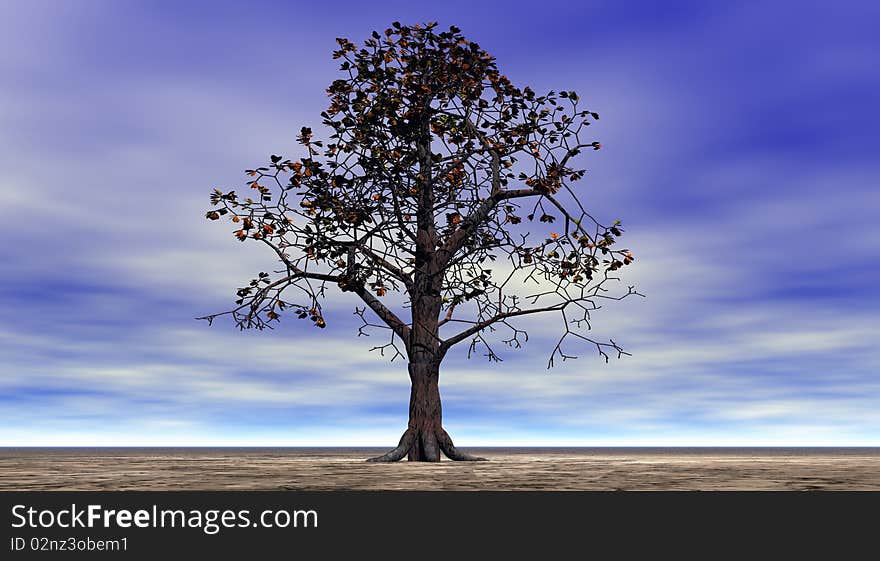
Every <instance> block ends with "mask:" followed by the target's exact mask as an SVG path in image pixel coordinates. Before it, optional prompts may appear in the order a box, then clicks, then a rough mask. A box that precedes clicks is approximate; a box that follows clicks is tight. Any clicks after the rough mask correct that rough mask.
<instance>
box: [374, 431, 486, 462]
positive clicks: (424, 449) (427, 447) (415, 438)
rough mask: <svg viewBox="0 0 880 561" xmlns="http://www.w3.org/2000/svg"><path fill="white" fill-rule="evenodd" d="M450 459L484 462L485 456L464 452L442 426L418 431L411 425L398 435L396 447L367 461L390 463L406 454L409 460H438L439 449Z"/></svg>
mask: <svg viewBox="0 0 880 561" xmlns="http://www.w3.org/2000/svg"><path fill="white" fill-rule="evenodd" d="M441 450H442V451H443V454H445V455H446V457H447V458H449V459H450V460H455V461H457V462H485V461H487V460H486V458H480V457H477V456H471V455H470V454H466V453H464V452H462V451H461V450H459V449H458V448H456V447H455V445H454V444H452V438H451V437H450V436H449V433H447V432H446V431H445V430H443V428H440V429H438V430H423V431H418V430H416V429H414V428H413V427H410V428H408V429H406V432H404V433H403V436H401V437H400V443H399V444H398V445H397V448H395V449H394V450H391V451H389V452H387V453H385V454H382V455H381V456H377V457H375V458H370V459H369V460H367V461H368V462H382V463H390V462H396V461H398V460H402V459H403V457H404V456H408V459H409V461H411V462H439V461H440V451H441Z"/></svg>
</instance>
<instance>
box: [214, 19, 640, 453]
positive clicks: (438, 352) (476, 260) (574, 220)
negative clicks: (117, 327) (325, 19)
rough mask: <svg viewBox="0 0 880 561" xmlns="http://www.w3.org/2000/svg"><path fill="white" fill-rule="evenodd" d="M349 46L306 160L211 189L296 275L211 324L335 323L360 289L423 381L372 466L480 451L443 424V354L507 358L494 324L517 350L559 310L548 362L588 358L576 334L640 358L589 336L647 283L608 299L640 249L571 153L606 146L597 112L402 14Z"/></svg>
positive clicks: (222, 213) (267, 286) (274, 280)
mask: <svg viewBox="0 0 880 561" xmlns="http://www.w3.org/2000/svg"><path fill="white" fill-rule="evenodd" d="M337 42H338V44H339V48H338V50H336V51H335V52H334V53H333V58H334V59H339V60H340V61H341V66H340V69H341V71H342V73H343V74H344V77H343V78H341V79H338V80H336V81H334V82H333V83H332V84H331V85H330V87H329V88H328V89H327V93H328V95H329V97H330V106H329V108H328V109H327V110H326V111H324V112H323V113H321V117H322V118H323V124H324V125H325V126H326V127H328V132H332V134H330V135H329V139H327V140H326V141H321V140H317V139H316V138H315V136H314V134H313V132H312V130H311V129H310V128H307V127H304V128H302V130H301V132H300V135H299V136H298V137H297V141H298V142H299V144H301V145H302V147H303V151H304V152H305V155H304V156H303V157H301V158H299V159H295V160H292V159H286V158H284V157H282V156H276V155H273V156H271V158H270V160H271V163H269V164H268V165H266V166H263V167H258V168H256V169H251V170H246V173H247V174H248V176H249V178H248V180H247V185H248V187H249V188H250V189H251V190H253V191H254V194H253V195H252V197H248V198H242V197H240V196H238V195H237V194H236V193H235V192H234V191H229V192H222V191H220V190H215V191H214V193H213V194H212V195H211V203H212V205H213V209H212V210H210V211H209V212H208V213H207V218H208V219H210V220H218V219H220V218H221V217H226V218H228V219H231V221H232V222H233V223H234V224H235V232H234V235H235V237H236V238H238V239H239V240H241V241H242V242H244V241H256V242H259V243H262V244H265V245H266V246H268V247H269V248H271V249H272V250H273V251H274V254H275V256H277V258H278V259H279V260H280V263H281V265H282V268H281V270H279V271H277V272H276V275H277V276H275V277H273V276H270V275H269V274H268V273H265V272H261V273H259V275H258V276H257V277H256V278H254V279H253V280H251V282H250V284H248V285H247V286H245V287H242V288H240V289H239V290H238V300H236V302H235V304H236V307H234V308H233V309H230V310H228V311H226V312H222V313H219V314H213V315H209V316H206V317H204V318H199V319H206V320H208V321H209V322H212V321H213V320H214V319H215V318H216V317H218V316H221V315H231V316H232V318H233V320H234V322H235V323H236V324H237V325H238V326H239V327H240V328H241V329H245V328H256V329H264V328H267V327H272V326H273V324H274V323H275V322H278V321H280V319H281V317H282V316H283V315H288V316H289V315H294V316H297V317H298V318H301V319H306V318H308V320H310V321H311V322H312V323H313V324H314V325H315V326H316V327H318V328H322V329H323V328H325V327H326V325H327V320H326V318H325V317H324V314H323V312H322V307H321V302H322V300H323V299H324V297H325V296H326V295H327V292H328V289H331V288H332V287H334V286H335V287H336V288H338V289H339V290H341V291H343V292H352V293H354V294H356V295H357V296H358V297H359V298H360V299H361V300H362V301H363V304H364V307H363V308H356V310H355V313H356V314H357V315H358V316H359V317H360V319H361V320H362V321H363V325H362V326H361V328H360V330H359V333H358V334H359V335H364V334H368V333H367V331H368V330H369V329H372V328H384V329H387V330H388V332H389V334H390V341H389V342H388V343H387V344H386V345H381V346H378V347H374V349H376V350H379V351H380V352H381V353H382V354H384V353H385V352H386V351H387V352H390V353H391V354H392V360H394V358H397V357H403V358H405V359H406V360H407V361H408V370H409V376H410V379H411V382H412V389H411V393H410V406H409V425H408V428H407V429H406V431H405V432H404V433H403V436H402V437H401V439H400V443H399V445H398V446H397V447H396V448H395V449H394V450H392V451H390V452H388V453H387V454H385V455H383V456H380V457H378V458H372V459H371V461H396V460H399V459H401V458H402V457H403V456H405V455H407V456H408V458H409V460H411V461H439V460H440V452H441V451H442V452H443V453H444V454H445V455H446V456H447V457H449V458H451V459H453V460H478V459H481V458H475V457H472V456H470V455H468V454H465V453H463V452H461V451H459V450H457V449H456V448H455V446H454V445H453V443H452V439H451V438H450V437H449V435H448V434H447V432H446V431H445V430H444V428H443V425H442V420H441V404H440V392H439V387H438V378H439V371H440V364H441V362H442V361H443V359H444V357H445V356H446V355H447V353H448V352H449V350H450V349H451V348H452V347H453V346H454V345H456V344H458V343H462V342H464V341H468V342H469V348H468V357H470V356H471V355H472V354H474V353H475V352H477V351H478V350H482V351H483V352H484V354H485V355H486V356H487V357H488V358H489V360H490V361H498V360H501V359H500V357H499V356H498V354H496V351H495V348H496V340H495V338H494V336H495V335H496V334H501V333H502V332H503V334H502V335H501V337H500V339H501V343H502V344H504V345H507V346H509V347H513V348H519V347H520V346H521V345H522V344H523V343H524V342H525V341H526V340H527V339H528V335H527V333H526V332H525V331H524V330H522V329H520V328H519V327H517V321H518V320H519V319H520V318H522V317H524V316H527V315H533V314H548V313H555V314H558V316H559V317H560V319H561V320H562V333H561V336H560V338H559V340H558V342H557V343H556V345H555V347H554V348H553V351H552V352H551V354H550V358H549V362H548V368H549V367H550V366H552V365H553V363H554V360H556V359H557V358H561V359H562V360H565V359H568V358H574V355H570V354H566V352H565V351H564V350H563V344H566V342H567V341H568V340H569V339H570V338H578V339H581V340H583V341H585V342H587V343H589V344H591V345H593V346H595V348H596V349H597V350H598V353H599V354H600V355H601V356H602V357H604V359H605V361H606V362H607V360H608V357H609V353H612V354H616V355H617V357H618V358H619V357H620V355H623V354H627V353H625V352H624V351H623V349H622V348H621V347H620V346H619V345H618V344H617V343H615V342H614V341H613V340H609V342H607V343H605V342H600V341H596V340H594V339H592V338H590V337H588V336H587V335H585V334H584V331H585V330H587V329H589V327H590V314H591V312H592V311H594V310H596V309H598V308H599V304H598V303H599V302H600V301H601V300H602V299H621V298H624V297H626V296H628V295H631V294H637V292H635V290H634V289H633V287H632V286H630V287H628V288H627V290H626V291H622V290H621V291H618V293H617V294H616V295H614V294H609V291H608V288H607V287H606V285H607V284H608V283H609V281H618V280H619V278H618V277H617V276H616V275H617V271H618V270H620V269H621V268H623V267H625V266H626V265H629V264H630V263H631V262H632V261H633V255H632V253H630V252H629V250H627V249H619V248H617V242H618V238H619V237H620V236H621V234H622V232H623V228H622V227H621V225H620V222H619V221H615V222H614V223H613V224H610V225H604V224H602V223H600V222H599V221H597V220H596V219H594V218H593V216H591V215H590V214H589V213H588V212H587V211H586V210H585V209H584V207H583V205H582V204H581V203H580V202H579V201H578V197H577V196H576V194H575V190H574V188H573V186H572V184H573V183H574V182H576V181H578V180H580V179H582V178H583V177H584V174H585V170H583V169H575V168H573V167H572V163H573V160H574V158H575V157H576V156H578V155H579V154H580V153H581V152H582V151H583V150H585V149H591V150H598V149H599V148H601V145H600V144H599V143H598V142H595V141H587V140H585V139H583V138H582V137H583V133H584V130H585V128H586V127H587V126H588V125H590V122H591V121H594V120H596V119H598V118H599V116H598V115H597V114H596V113H594V112H592V111H588V110H584V109H581V108H580V98H579V97H578V95H577V94H576V93H575V92H573V91H562V92H558V93H556V92H552V91H551V92H549V93H547V94H546V95H536V94H535V92H533V91H532V90H531V89H530V88H528V87H526V88H523V89H519V88H517V87H515V86H514V85H512V84H511V82H510V80H509V79H508V78H507V77H506V76H504V75H502V74H501V73H500V72H499V70H498V67H497V65H496V62H495V59H494V58H493V57H492V56H490V55H489V54H488V53H486V52H485V51H484V50H483V49H481V48H480V46H479V45H478V44H477V43H474V42H471V41H468V40H467V39H465V38H464V37H463V36H462V35H461V32H460V30H459V29H457V28H456V27H450V28H449V30H448V31H443V32H438V31H437V26H436V24H435V23H430V24H427V25H424V26H420V25H414V26H402V25H400V24H399V23H397V22H395V23H394V24H393V25H392V26H391V27H390V28H389V29H386V30H385V32H384V34H380V33H378V32H375V31H374V32H373V33H372V36H371V37H370V38H369V39H367V40H366V41H365V42H364V43H363V46H362V47H360V48H359V47H357V46H355V45H354V43H352V42H351V41H349V40H347V39H337ZM523 218H525V220H526V221H528V223H530V224H529V225H528V227H526V226H527V224H526V223H523ZM531 287H534V289H532V288H531ZM391 293H399V294H400V295H401V298H400V302H398V305H397V306H395V305H394V304H393V303H392V302H391V300H392V298H391ZM386 295H387V296H388V297H386ZM368 308H369V312H368V311H367V309H368ZM407 308H408V309H407Z"/></svg>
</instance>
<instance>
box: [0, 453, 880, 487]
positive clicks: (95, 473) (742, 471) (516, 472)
mask: <svg viewBox="0 0 880 561" xmlns="http://www.w3.org/2000/svg"><path fill="white" fill-rule="evenodd" d="M469 451H470V452H472V453H475V454H478V455H481V456H486V457H487V458H488V459H489V460H490V461H488V462H451V461H443V462H440V463H439V464H424V463H409V462H406V461H403V462H398V463H395V464H372V463H367V462H365V461H364V460H365V459H366V458H368V457H370V456H371V455H375V452H376V450H372V449H283V448H279V449H270V448H264V449H218V448H214V449H211V448H206V449H193V448H188V449H173V448H166V449H100V448H97V449H94V448H93V449H52V450H46V449H22V448H19V449H15V448H6V449H0V490H34V489H45V490H184V489H188V490H341V489H357V490H510V491H520V490H701V491H710V490H797V491H811V490H875V491H876V490H880V450H878V449H865V450H858V449H843V450H842V449H832V450H830V451H829V450H821V449H819V450H804V449H796V450H789V451H780V450H768V451H762V450H760V449H749V450H719V449H706V450H699V449H685V450H675V449H656V450H648V449H606V450H603V449H596V448H593V449H543V450H542V449H503V448H499V449H492V448H485V449H471V450H469Z"/></svg>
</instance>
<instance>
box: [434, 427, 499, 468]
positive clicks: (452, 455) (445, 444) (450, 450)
mask: <svg viewBox="0 0 880 561" xmlns="http://www.w3.org/2000/svg"><path fill="white" fill-rule="evenodd" d="M437 443H438V444H439V445H440V449H441V450H443V453H444V454H446V457H447V458H449V459H450V460H455V461H456V462H485V461H488V460H486V458H480V457H479V456H471V455H470V454H465V453H464V452H462V451H461V450H459V449H458V448H456V447H455V445H453V444H452V438H451V437H450V436H449V433H448V432H446V431H445V430H444V429H440V434H438V435H437Z"/></svg>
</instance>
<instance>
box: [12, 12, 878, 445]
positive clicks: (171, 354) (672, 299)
mask: <svg viewBox="0 0 880 561" xmlns="http://www.w3.org/2000/svg"><path fill="white" fill-rule="evenodd" d="M501 5H502V3H499V2H478V1H469V2H443V3H440V2H382V3H374V2H370V3H364V2H335V3H330V2H328V3H314V2H308V3H305V2H303V3H297V2H246V3H245V2H237V3H223V2H202V3H200V2H170V1H169V2H133V1H127V2H109V1H108V2H101V1H97V0H90V1H87V2H48V1H43V2H40V1H36V2H35V1H28V2H25V1H17V2H15V1H14V2H4V3H3V4H2V5H0V164H2V165H0V220H2V224H3V226H2V228H3V230H2V231H3V233H4V238H5V240H4V243H3V244H2V245H0V260H2V263H3V264H4V265H3V274H2V276H0V369H2V371H0V445H223V444H227V445H393V444H394V443H396V441H397V439H398V437H399V435H400V433H401V431H402V430H403V428H404V427H405V424H406V411H407V399H408V395H409V389H408V382H409V380H408V377H407V375H406V371H405V367H404V365H403V364H401V363H400V362H399V361H396V362H395V363H392V364H389V363H388V362H387V360H385V359H382V358H381V357H377V356H375V354H370V353H369V352H368V350H367V349H368V348H369V347H370V346H372V344H374V343H373V341H370V340H366V341H365V340H364V339H363V338H361V339H358V338H357V337H356V336H355V335H356V330H355V327H356V322H355V320H354V318H353V317H352V316H351V310H352V308H353V306H354V305H355V303H356V302H354V301H353V300H350V299H348V298H340V299H338V300H336V301H334V302H333V303H331V304H330V305H329V311H328V319H332V320H334V321H333V323H332V324H331V327H330V328H328V329H327V330H322V331H320V332H319V331H318V330H315V329H313V328H311V327H309V326H306V325H303V323H302V322H297V321H287V322H283V323H282V326H281V327H280V328H279V329H277V330H276V331H274V332H271V333H265V332H264V333H249V332H245V333H241V332H238V331H237V330H236V329H235V328H234V327H233V326H232V325H230V324H229V323H226V322H218V323H216V324H215V325H214V327H210V328H209V327H208V326H207V325H206V324H204V323H201V322H196V321H195V320H194V319H193V318H194V317H195V316H198V315H203V314H206V313H209V312H215V311H220V310H222V309H225V307H226V306H228V305H229V304H230V303H231V301H232V299H233V296H234V290H235V287H237V286H240V283H242V282H245V281H247V280H248V279H249V278H251V276H252V275H253V274H254V273H256V272H257V271H260V270H268V269H270V268H271V267H272V259H271V256H270V255H268V254H265V253H264V252H262V251H259V248H250V247H249V245H250V244H240V243H237V242H235V240H234V239H232V237H231V235H230V233H229V232H228V231H227V229H225V228H224V227H222V226H218V225H217V224H215V223H209V222H207V221H206V220H205V219H204V212H205V210H206V209H207V207H208V200H207V196H208V194H209V192H210V191H211V189H213V188H214V187H227V188H228V187H237V186H239V185H240V184H241V183H242V181H243V179H244V177H243V175H242V173H241V172H242V170H243V169H245V168H249V167H252V166H254V165H258V164H260V163H261V162H263V161H265V160H266V158H267V157H268V155H269V154H272V153H286V154H295V153H296V143H295V140H294V139H295V136H296V134H297V132H298V131H299V128H300V127H301V126H304V125H312V126H314V127H315V128H316V130H317V129H318V125H319V123H320V118H319V117H318V113H319V112H320V111H321V110H323V108H324V106H325V104H326V103H327V98H326V94H325V92H324V88H325V87H326V86H327V85H328V84H329V83H330V82H331V81H332V80H333V79H335V78H336V77H337V70H336V63H335V61H333V60H331V58H330V53H331V51H332V50H333V48H334V45H335V42H334V39H335V38H336V37H339V36H345V37H349V38H351V39H352V40H357V41H359V40H361V39H363V38H366V37H367V36H368V34H369V32H370V31H371V30H373V29H380V30H381V29H384V28H385V27H387V26H388V25H389V24H390V23H391V22H392V21H394V20H399V21H401V22H404V23H418V22H424V21H431V20H437V21H439V22H440V24H441V25H443V26H448V25H453V24H454V25H457V26H459V27H460V28H461V29H462V30H463V32H464V33H465V34H466V35H467V36H468V37H469V38H471V39H472V40H475V41H477V42H479V43H480V45H481V46H482V47H483V48H485V49H486V50H488V51H489V52H490V53H492V54H494V55H495V56H496V57H497V59H498V63H499V66H500V67H501V68H502V71H503V72H504V73H506V74H507V75H508V76H509V77H510V78H511V80H512V81H513V82H514V83H515V84H517V85H520V86H525V85H530V86H531V87H532V88H533V89H535V90H537V91H540V90H548V89H556V90H559V89H562V88H564V89H574V90H577V91H578V93H579V94H580V96H581V98H582V99H584V100H585V103H586V104H587V105H588V106H589V107H590V108H591V109H593V110H596V111H598V112H599V113H600V115H601V120H600V121H599V122H598V123H597V126H596V129H595V130H594V131H593V133H594V134H595V135H596V137H597V138H598V139H599V140H601V142H602V143H603V145H604V148H603V150H602V151H600V152H598V153H596V154H595V155H593V154H591V155H590V156H589V159H588V161H585V165H586V167H587V168H588V169H589V172H588V175H587V179H586V180H585V182H583V183H582V189H583V190H584V194H583V198H584V200H585V201H586V203H587V204H588V206H589V207H590V209H591V210H593V211H594V212H595V214H596V215H597V216H599V217H601V218H604V219H606V220H608V219H615V218H620V219H622V220H623V221H624V224H625V225H626V226H627V230H628V231H627V244H628V246H629V247H632V248H633V250H634V251H635V252H636V255H637V257H638V261H637V262H636V264H635V265H633V267H631V268H630V269H629V270H627V271H626V273H627V280H629V281H631V282H632V283H634V284H636V285H637V286H638V287H639V289H640V291H641V292H643V293H645V294H647V295H648V298H647V299H634V300H627V301H623V302H620V303H618V304H617V305H614V306H608V308H607V309H605V310H603V311H602V312H601V313H600V314H599V316H598V317H597V318H596V321H595V324H594V331H595V335H596V337H600V338H607V337H609V336H610V337H613V338H614V339H615V340H616V341H619V342H620V343H621V344H623V345H624V346H625V347H626V348H627V349H628V350H629V351H631V352H632V353H633V356H632V357H626V358H624V359H622V360H619V361H614V360H612V361H611V363H609V364H607V365H606V364H604V362H602V361H601V360H599V359H598V358H596V357H595V356H593V353H591V351H590V349H587V348H583V349H582V350H583V353H582V357H581V358H579V359H578V360H575V361H569V362H567V363H565V364H564V365H560V366H559V367H557V368H554V369H553V370H550V371H547V370H546V369H545V364H546V359H547V356H548V353H549V352H550V350H551V347H552V343H550V340H551V339H550V337H551V335H552V332H551V331H550V326H549V324H546V323H545V322H543V321H542V320H538V321H536V322H534V323H533V324H532V326H533V329H534V333H535V336H534V338H533V340H531V341H530V343H529V344H528V345H527V346H526V348H525V350H521V351H519V352H508V353H506V354H504V355H503V358H504V359H505V361H504V362H503V363H502V364H501V365H494V364H489V363H487V362H485V361H484V360H480V359H476V360H472V361H466V360H464V358H463V357H462V356H460V355H454V356H451V357H450V358H449V359H448V361H447V363H446V364H445V367H444V369H443V372H442V375H441V391H442V393H443V398H444V422H445V425H446V427H447V429H448V430H449V431H450V433H451V434H452V435H453V437H454V438H456V442H457V444H459V445H464V446H468V445H492V444H496V445H874V446H877V445H880V378H878V372H880V350H878V345H877V342H878V341H880V316H878V314H880V298H878V291H877V286H878V285H880V265H878V263H880V220H878V214H880V163H878V158H877V154H878V153H880V136H878V133H877V131H878V130H880V109H878V108H877V104H876V101H875V98H876V95H877V94H876V92H877V91H878V89H880V67H878V65H877V64H876V60H875V59H876V52H877V51H878V48H880V39H878V38H877V34H876V29H877V26H878V23H880V8H878V5H877V4H876V3H873V2H861V3H859V2H836V3H834V4H833V6H831V5H824V6H823V5H819V4H818V3H816V4H814V3H804V2H761V3H758V2H754V3H746V2H739V3H720V2H711V3H710V2H690V3H688V2H664V3H655V2H643V3H641V2H625V3H624V2H541V3H538V4H536V3H533V2H506V3H503V5H504V7H503V8H501V7H500V6H501Z"/></svg>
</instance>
